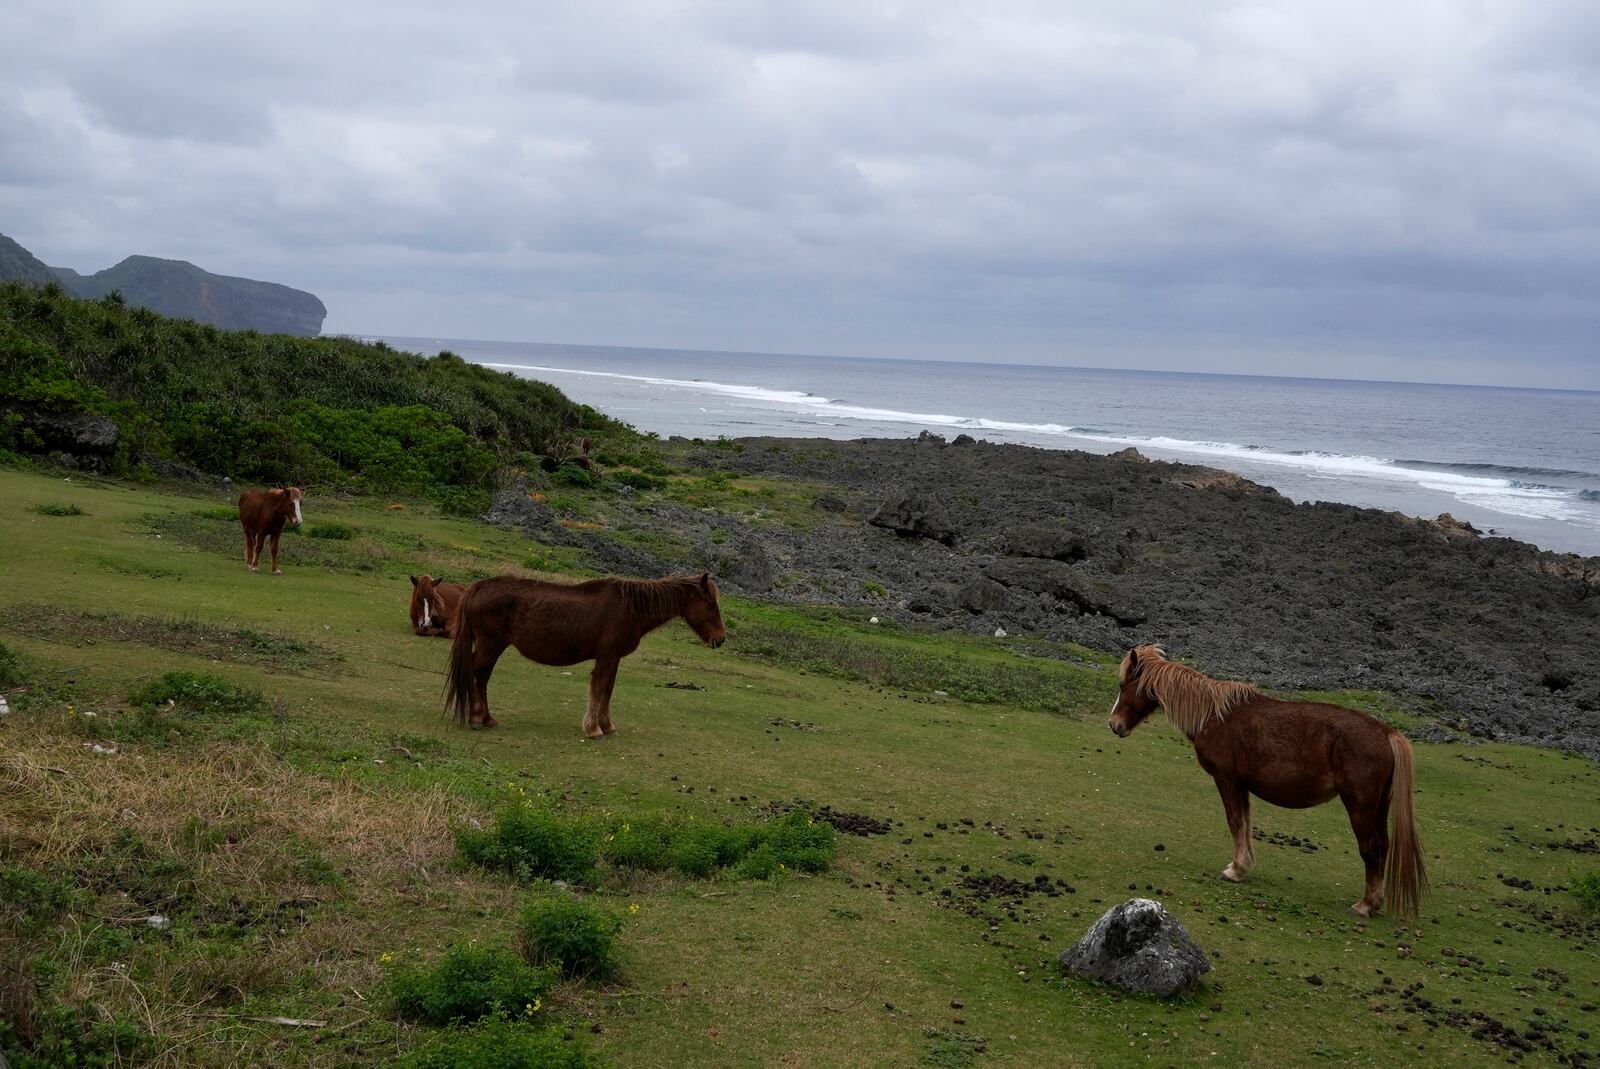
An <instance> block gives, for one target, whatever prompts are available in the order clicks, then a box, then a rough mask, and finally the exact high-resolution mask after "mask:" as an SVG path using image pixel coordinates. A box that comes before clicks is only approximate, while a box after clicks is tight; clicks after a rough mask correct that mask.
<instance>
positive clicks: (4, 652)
mask: <svg viewBox="0 0 1600 1069" xmlns="http://www.w3.org/2000/svg"><path fill="white" fill-rule="evenodd" d="M22 680H23V674H22V662H21V661H20V660H19V659H18V658H17V655H16V654H15V653H13V652H12V651H11V647H10V646H7V645H6V644H5V643H4V642H0V687H14V686H16V685H17V684H19V683H21V682H22Z"/></svg>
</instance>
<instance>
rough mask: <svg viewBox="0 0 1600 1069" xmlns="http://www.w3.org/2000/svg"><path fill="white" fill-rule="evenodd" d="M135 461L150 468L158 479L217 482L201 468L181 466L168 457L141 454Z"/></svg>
mask: <svg viewBox="0 0 1600 1069" xmlns="http://www.w3.org/2000/svg"><path fill="white" fill-rule="evenodd" d="M133 459H134V460H136V461H138V462H139V463H140V464H143V465H144V466H145V467H147V468H149V469H150V471H151V472H152V473H153V474H154V475H155V476H156V478H158V479H170V480H172V481H174V482H192V483H214V482H216V479H215V478H214V477H213V476H210V475H207V474H206V473H205V472H203V471H201V470H200V469H199V468H196V467H192V466H191V465H188V464H180V463H179V462H178V461H176V460H168V459H167V458H166V457H160V456H156V454H154V453H140V454H139V455H138V456H136V457H134V458H133Z"/></svg>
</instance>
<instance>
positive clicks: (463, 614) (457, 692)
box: [444, 584, 477, 724]
mask: <svg viewBox="0 0 1600 1069" xmlns="http://www.w3.org/2000/svg"><path fill="white" fill-rule="evenodd" d="M476 586H477V584H473V585H472V586H469V587H467V592H466V594H465V595H463V596H462V598H461V604H460V605H458V606H457V607H456V618H455V631H456V633H455V638H454V639H452V640H451V642H450V667H449V670H448V671H446V673H445V680H444V708H445V712H447V713H448V712H450V711H451V710H452V709H454V711H455V714H456V723H458V724H465V723H466V722H467V718H468V717H469V716H471V715H472V675H473V672H472V655H473V652H474V645H475V638H476V636H475V634H474V632H473V627H472V613H471V611H470V606H471V604H472V592H473V590H474V589H475V588H476Z"/></svg>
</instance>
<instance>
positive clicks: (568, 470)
mask: <svg viewBox="0 0 1600 1069" xmlns="http://www.w3.org/2000/svg"><path fill="white" fill-rule="evenodd" d="M550 478H551V479H552V480H553V481H554V482H558V483H565V484H566V485H568V486H581V487H583V488H584V489H586V490H587V489H592V488H593V487H594V486H595V485H596V484H597V483H599V481H600V480H599V479H597V478H595V474H594V472H592V471H590V470H589V469H588V468H586V467H584V466H583V465H581V464H574V463H572V462H571V461H568V462H567V463H565V464H563V465H561V466H560V467H559V468H557V469H556V470H555V471H554V472H553V473H552V474H551V476H550Z"/></svg>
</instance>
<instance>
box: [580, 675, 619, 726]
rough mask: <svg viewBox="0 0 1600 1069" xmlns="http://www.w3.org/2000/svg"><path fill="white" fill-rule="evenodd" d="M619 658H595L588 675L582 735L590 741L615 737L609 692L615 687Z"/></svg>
mask: <svg viewBox="0 0 1600 1069" xmlns="http://www.w3.org/2000/svg"><path fill="white" fill-rule="evenodd" d="M621 663H622V659H621V658H620V657H603V658H596V659H595V662H594V671H593V672H592V673H591V674H590V675H589V707H588V708H587V709H586V710H584V714H583V733H584V734H585V735H587V736H589V737H590V738H591V739H598V738H603V737H605V736H606V735H615V734H616V733H617V729H616V727H615V726H613V725H612V723H611V691H612V688H614V687H615V686H616V685H617V666H618V665H620V664H621Z"/></svg>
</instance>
